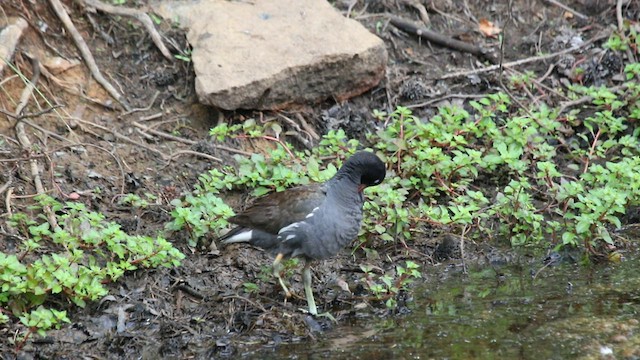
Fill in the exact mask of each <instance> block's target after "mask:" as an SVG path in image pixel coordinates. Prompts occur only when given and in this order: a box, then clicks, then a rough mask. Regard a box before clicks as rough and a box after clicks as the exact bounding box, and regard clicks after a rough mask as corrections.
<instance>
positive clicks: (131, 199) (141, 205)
mask: <svg viewBox="0 0 640 360" xmlns="http://www.w3.org/2000/svg"><path fill="white" fill-rule="evenodd" d="M157 200H158V197H157V196H155V195H153V194H150V193H145V194H144V197H141V196H139V195H136V194H126V195H124V196H123V197H121V198H120V201H119V203H120V205H129V206H131V207H134V208H137V209H146V208H148V207H149V206H150V205H151V204H153V203H155V202H156V201H157Z"/></svg>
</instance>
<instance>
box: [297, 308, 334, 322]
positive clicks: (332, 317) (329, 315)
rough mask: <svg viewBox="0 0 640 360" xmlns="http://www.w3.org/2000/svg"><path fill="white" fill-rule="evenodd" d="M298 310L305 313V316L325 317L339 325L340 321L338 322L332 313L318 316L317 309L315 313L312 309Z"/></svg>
mask: <svg viewBox="0 0 640 360" xmlns="http://www.w3.org/2000/svg"><path fill="white" fill-rule="evenodd" d="M298 310H300V311H301V312H303V313H305V314H309V315H313V316H314V317H325V318H327V319H329V320H331V321H333V322H334V323H336V324H337V323H338V320H336V318H335V317H334V316H333V315H331V313H330V312H328V311H327V312H323V313H320V314H318V310H317V309H315V311H311V309H304V308H299V309H298Z"/></svg>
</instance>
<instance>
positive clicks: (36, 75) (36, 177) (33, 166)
mask: <svg viewBox="0 0 640 360" xmlns="http://www.w3.org/2000/svg"><path fill="white" fill-rule="evenodd" d="M31 65H32V66H33V76H32V78H31V80H30V81H29V82H28V83H27V86H26V87H25V88H24V90H23V91H22V95H21V96H20V102H19V103H18V106H17V107H16V111H15V117H16V118H17V117H18V116H19V115H20V114H21V113H22V111H23V110H24V108H25V107H26V106H27V103H28V102H29V98H30V97H31V95H32V94H33V90H34V89H35V84H36V83H38V80H39V79H40V64H39V61H38V60H37V59H35V58H32V59H31ZM24 125H25V124H24V122H22V121H20V120H18V122H17V123H16V126H15V130H16V136H17V137H18V141H19V142H20V145H21V146H22V148H23V149H24V150H25V151H26V152H27V153H31V150H32V144H31V140H29V137H28V136H27V132H26V131H25V129H24ZM29 168H30V171H31V176H32V177H33V184H34V186H35V187H36V191H37V193H38V194H41V195H42V194H45V193H46V191H45V190H44V185H42V178H41V177H40V169H38V161H37V160H36V159H35V158H30V159H29ZM43 211H44V213H45V214H46V216H47V221H48V222H49V225H51V228H52V229H57V228H58V221H57V220H56V216H55V214H54V213H53V211H51V208H50V207H49V206H48V205H45V206H44V208H43Z"/></svg>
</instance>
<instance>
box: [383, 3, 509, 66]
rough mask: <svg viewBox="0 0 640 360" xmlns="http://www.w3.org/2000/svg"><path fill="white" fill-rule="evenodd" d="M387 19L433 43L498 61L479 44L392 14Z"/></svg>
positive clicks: (491, 60) (401, 28) (493, 62)
mask: <svg viewBox="0 0 640 360" xmlns="http://www.w3.org/2000/svg"><path fill="white" fill-rule="evenodd" d="M389 20H390V21H391V24H392V25H393V26H395V27H397V28H398V29H400V30H402V31H406V32H408V33H411V34H414V35H416V36H419V37H421V38H423V39H425V40H428V41H431V42H432V43H434V44H438V45H441V46H446V47H448V48H451V49H454V50H459V51H463V52H466V53H470V54H473V55H476V56H478V57H481V58H483V59H485V60H487V61H489V62H490V63H492V64H497V63H498V59H496V58H495V57H494V56H493V55H492V54H491V53H489V51H488V50H485V49H483V48H481V47H479V46H475V45H472V44H469V43H466V42H464V41H460V40H456V39H452V38H450V37H448V36H444V35H442V34H438V33H436V32H433V31H431V30H429V29H427V28H425V27H421V26H418V25H416V24H414V23H412V22H411V21H408V20H405V19H403V18H400V17H397V16H394V15H389Z"/></svg>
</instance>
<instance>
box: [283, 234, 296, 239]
mask: <svg viewBox="0 0 640 360" xmlns="http://www.w3.org/2000/svg"><path fill="white" fill-rule="evenodd" d="M295 238H296V234H289V235H287V237H286V238H285V239H284V241H287V240H291V239H295Z"/></svg>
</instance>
